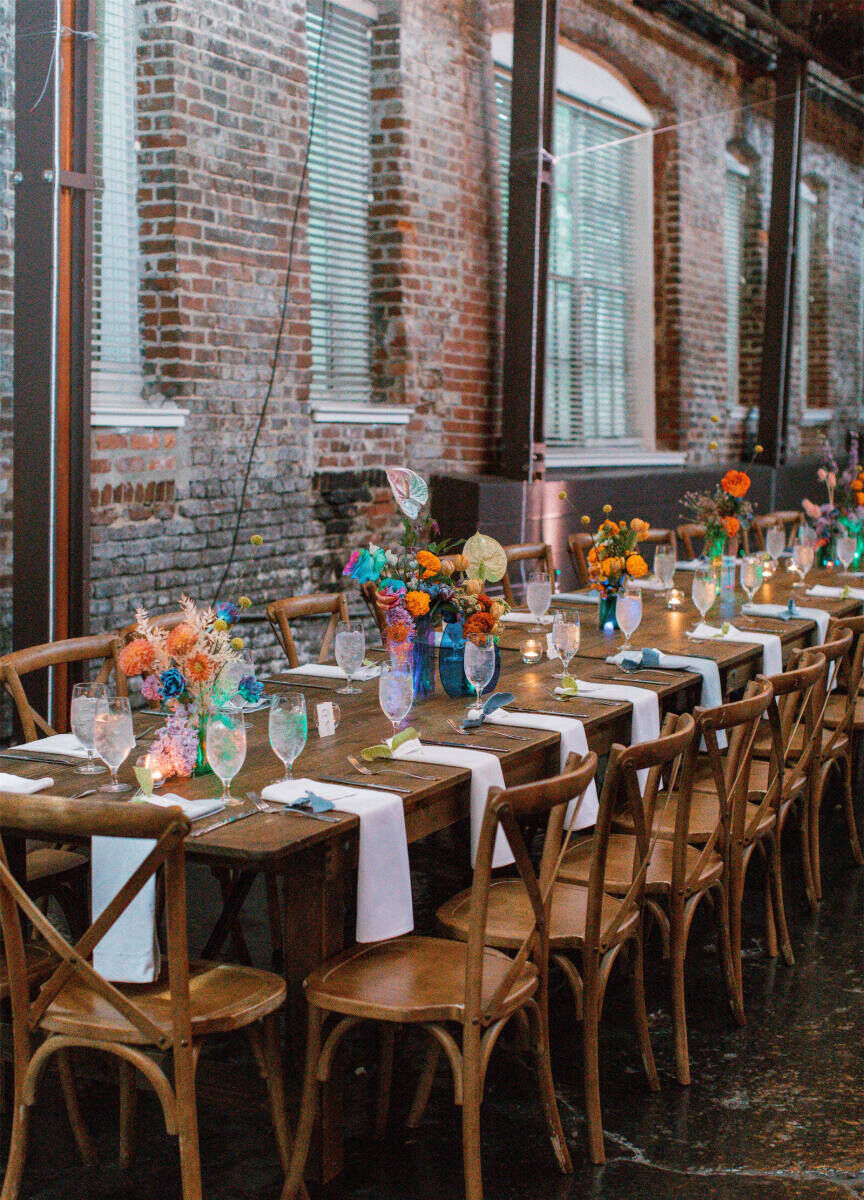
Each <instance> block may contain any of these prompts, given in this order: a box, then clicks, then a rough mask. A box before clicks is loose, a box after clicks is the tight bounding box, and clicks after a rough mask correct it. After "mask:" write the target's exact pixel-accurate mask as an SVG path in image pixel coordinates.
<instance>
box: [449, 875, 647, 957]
mask: <svg viewBox="0 0 864 1200" xmlns="http://www.w3.org/2000/svg"><path fill="white" fill-rule="evenodd" d="M470 909H471V891H470V889H469V890H468V891H464V892H460V894H459V895H458V896H454V897H453V899H452V900H448V901H447V903H446V904H443V905H442V906H441V908H439V909H438V915H437V919H438V924H439V925H440V926H441V928H442V929H443V930H444V931H446V932H447V934H449V936H450V937H455V938H459V939H460V940H462V941H465V940H466V938H467V937H468V923H469V914H470ZM620 910H621V901H620V900H617V899H616V898H615V897H614V896H607V895H604V896H603V901H602V907H601V915H600V927H601V935H600V936H601V940H602V941H603V942H605V943H606V944H610V942H609V939H608V938H606V937H605V936H604V935H605V933H606V931H607V930H609V929H611V927H612V924H613V922H614V920H615V918H616V917H617V916H618V913H619V912H620ZM587 918H588V892H587V890H586V889H585V888H584V887H577V886H574V885H573V884H568V883H556V885H555V888H554V890H553V892H552V916H551V921H550V930H549V943H550V946H551V947H552V948H553V949H555V950H568V949H573V948H577V947H579V946H581V945H582V943H583V942H584V940H585V924H586V921H587ZM638 920H639V914H638V913H637V912H635V911H634V912H632V913H631V914H630V916H629V917H628V918H627V920H626V921H622V923H621V928H620V929H618V930H616V932H615V934H614V937H613V939H612V941H614V943H615V944H616V945H617V944H618V943H619V942H622V941H624V940H625V939H626V938H627V937H628V936H629V934H630V932H631V931H632V929H633V928H634V926H635V925H636V924H637V923H638ZM533 921H534V912H533V909H532V908H531V902H530V900H529V899H528V893H527V892H526V891H525V888H524V886H523V885H522V883H521V881H520V880H518V879H497V880H495V881H493V883H492V884H491V886H490V888H489V913H488V917H487V921H486V944H487V945H489V946H496V947H498V948H499V949H501V950H518V949H519V947H520V946H521V945H522V942H523V941H524V940H525V937H526V936H527V934H528V933H529V932H530V930H531V928H532V926H533Z"/></svg>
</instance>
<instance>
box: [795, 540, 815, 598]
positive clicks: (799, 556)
mask: <svg viewBox="0 0 864 1200" xmlns="http://www.w3.org/2000/svg"><path fill="white" fill-rule="evenodd" d="M814 558H815V551H814V549H813V543H812V542H809V541H808V542H805V541H801V540H800V539H798V540H797V541H796V542H795V545H794V546H793V547H792V566H793V567H794V568H795V570H796V571H797V572H798V574H799V575H800V576H801V578H800V579H799V580H798V582H797V583H793V584H792V586H793V588H803V587H804V580H805V579H806V578H807V573H808V572H809V570H810V568H811V567H812V566H813V559H814Z"/></svg>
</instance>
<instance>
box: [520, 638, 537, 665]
mask: <svg viewBox="0 0 864 1200" xmlns="http://www.w3.org/2000/svg"><path fill="white" fill-rule="evenodd" d="M520 649H521V651H522V661H523V663H529V664H531V663H539V662H540V660H541V659H542V657H543V643H542V642H541V641H540V639H539V638H526V639H525V641H524V642H523V643H522V645H521V647H520Z"/></svg>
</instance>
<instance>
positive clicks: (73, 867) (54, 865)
mask: <svg viewBox="0 0 864 1200" xmlns="http://www.w3.org/2000/svg"><path fill="white" fill-rule="evenodd" d="M88 861H89V860H88V859H87V858H85V856H84V855H83V854H76V853H75V851H74V850H61V849H59V848H56V847H54V846H39V847H38V848H37V849H36V850H30V851H28V853H27V883H28V885H32V884H34V883H41V882H43V881H45V880H47V879H52V880H53V881H54V882H55V883H65V882H67V881H68V880H69V879H70V878H71V877H72V876H74V875H77V874H78V873H79V872H82V873H83V872H84V871H86V869H87V864H88Z"/></svg>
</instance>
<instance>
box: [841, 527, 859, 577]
mask: <svg viewBox="0 0 864 1200" xmlns="http://www.w3.org/2000/svg"><path fill="white" fill-rule="evenodd" d="M857 549H858V539H857V538H854V537H850V536H849V534H848V533H843V534H841V535H840V537H838V539H837V545H836V550H837V557H838V559H839V560H840V562H841V563H842V564H843V570H844V572H845V573H846V574H848V573H849V567H850V565H851V563H852V559H853V558H854V557H855V551H856V550H857Z"/></svg>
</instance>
